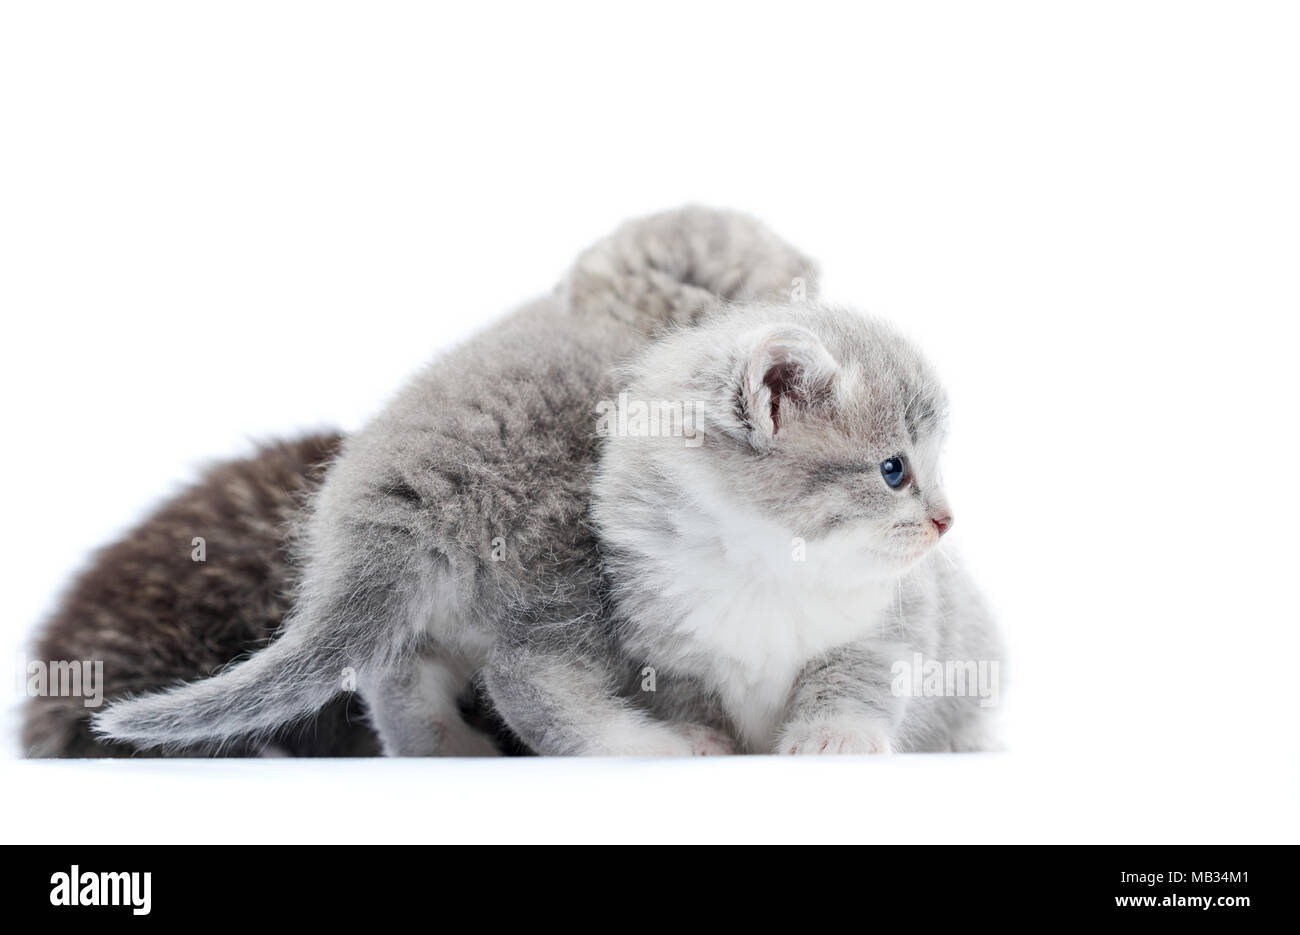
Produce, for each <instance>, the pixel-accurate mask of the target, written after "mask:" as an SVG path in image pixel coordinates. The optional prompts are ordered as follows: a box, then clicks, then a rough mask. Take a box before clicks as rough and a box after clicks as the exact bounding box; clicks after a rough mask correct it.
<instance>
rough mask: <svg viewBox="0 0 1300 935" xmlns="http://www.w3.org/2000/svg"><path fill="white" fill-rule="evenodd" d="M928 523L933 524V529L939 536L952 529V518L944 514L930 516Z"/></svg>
mask: <svg viewBox="0 0 1300 935" xmlns="http://www.w3.org/2000/svg"><path fill="white" fill-rule="evenodd" d="M930 522H932V523H934V528H935V529H936V530H938V532H939V535H941V536H942V535H943V534H944V533H945V532H947V531H948V530H949V529H950V528H951V527H952V517H951V516H949V515H948V514H946V513H945V514H944V515H942V516H931V517H930Z"/></svg>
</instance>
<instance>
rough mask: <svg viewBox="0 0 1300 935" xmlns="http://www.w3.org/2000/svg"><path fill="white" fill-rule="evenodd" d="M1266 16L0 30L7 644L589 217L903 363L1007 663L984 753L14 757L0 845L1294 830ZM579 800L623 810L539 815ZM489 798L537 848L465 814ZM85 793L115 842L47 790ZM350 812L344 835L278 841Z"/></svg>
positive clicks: (761, 8)
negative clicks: (743, 226)
mask: <svg viewBox="0 0 1300 935" xmlns="http://www.w3.org/2000/svg"><path fill="white" fill-rule="evenodd" d="M448 6H450V5H448ZM458 6H462V7H463V6H464V5H458ZM1298 27H1300V21H1298V18H1297V13H1296V12H1295V11H1294V7H1290V8H1288V6H1287V5H1284V4H1277V5H1272V4H1229V3H1223V4H1206V3H1178V4H1151V3H1115V4H1112V3H1089V4H1068V5H1067V4H1041V3H995V4H961V3H954V4H946V3H940V4H936V3H925V4H908V5H905V6H903V5H896V4H889V5H884V4H882V5H870V6H868V5H863V4H854V5H849V4H844V5H823V4H815V3H812V4H810V3H806V2H799V3H797V4H796V3H787V4H775V5H763V4H753V3H743V4H701V3H698V2H692V3H655V4H645V5H639V6H627V5H613V4H568V3H566V4H554V3H548V4H544V5H543V4H531V5H523V4H519V5H516V4H509V5H504V6H497V7H494V8H483V9H481V10H480V9H475V10H468V9H463V8H461V9H455V10H453V9H441V8H437V7H435V5H432V4H410V5H408V4H377V3H365V4H361V3H357V4H351V5H349V4H334V3H304V4H290V3H267V2H256V3H239V2H231V0H225V2H221V3H211V4H204V5H191V4H177V3H156V4H155V3H116V4H95V3H87V4H57V5H55V4H47V3H14V4H7V5H6V6H5V7H4V8H3V13H0V134H2V135H3V136H2V137H0V314H2V315H3V320H4V331H3V333H4V339H3V345H2V349H0V354H2V355H3V357H2V358H0V389H2V392H3V399H4V405H5V423H6V424H5V428H6V432H5V436H6V437H5V449H4V457H3V459H0V471H2V472H3V477H2V478H0V484H2V486H0V489H2V490H3V491H4V494H5V497H4V500H5V503H4V507H5V509H4V516H5V522H4V527H3V528H4V535H3V536H2V537H0V568H3V571H4V576H5V578H4V582H5V587H4V596H5V602H4V612H3V615H0V638H2V639H3V643H4V645H5V646H7V647H12V650H13V652H14V653H15V654H17V653H18V652H19V651H20V649H21V648H22V645H23V641H24V640H25V639H26V638H27V637H28V636H29V634H30V633H31V630H32V628H33V627H34V626H35V625H36V624H37V622H38V621H39V620H40V618H41V617H42V615H43V614H45V613H46V612H48V611H49V610H50V609H51V607H52V605H53V601H54V599H55V596H56V594H57V592H58V589H59V588H60V587H61V586H62V585H63V584H64V583H65V582H66V581H67V580H68V577H69V575H70V573H71V572H72V571H73V570H74V569H76V568H77V567H78V566H79V565H80V563H81V562H82V561H83V560H84V559H85V557H86V555H87V553H88V551H89V550H90V549H92V548H93V547H95V546H96V545H98V544H101V543H103V542H105V541H106V540H108V539H110V538H111V537H112V536H114V535H116V534H119V533H121V532H122V531H123V530H125V529H126V528H127V527H128V526H129V525H130V524H131V523H132V522H134V521H135V520H137V519H138V518H139V517H140V516H141V515H142V513H143V511H145V510H146V509H147V508H148V507H149V506H150V505H151V504H154V503H156V502H158V500H159V499H160V498H161V497H162V496H164V495H165V494H167V493H168V492H169V491H172V490H174V489H175V488H176V487H177V485H178V484H180V483H181V482H183V481H184V480H186V479H188V478H190V477H192V476H193V474H194V470H195V468H196V467H197V466H199V465H201V464H202V463H203V462H205V461H207V460H209V459H211V458H214V457H217V456H224V455H232V454H238V453H243V452H246V451H247V450H248V448H249V440H250V439H261V438H266V437H269V436H272V435H276V434H291V433H293V432H295V431H298V430H301V429H303V428H307V427H316V426H322V425H336V426H340V427H343V428H345V429H352V428H355V427H357V426H358V425H360V424H361V423H362V422H363V421H364V420H365V419H366V418H367V417H368V416H369V415H371V414H373V413H374V412H375V411H376V410H377V409H378V408H379V407H380V406H381V405H382V404H383V402H384V400H385V399H386V397H387V396H388V395H389V394H391V393H392V392H393V391H394V390H395V389H396V388H397V387H398V386H399V385H401V383H402V381H403V380H404V378H405V377H406V375H407V374H408V373H409V372H410V371H411V370H412V369H413V368H415V367H416V366H417V365H418V364H419V363H420V362H422V361H424V360H425V359H427V358H428V357H430V356H431V355H432V354H434V353H436V352H437V351H438V350H439V349H442V348H445V347H447V346H449V345H450V344H452V343H453V342H455V341H456V340H457V339H458V338H459V337H462V336H464V335H465V334H467V333H469V332H471V331H472V330H474V329H476V328H479V327H481V326H482V325H483V324H484V323H486V322H488V321H490V320H491V319H492V318H493V317H495V316H497V315H499V314H501V313H502V312H504V311H505V310H507V309H508V308H510V307H511V306H513V305H515V304H517V303H520V302H522V301H523V300H526V299H528V298H530V297H531V296H533V295H535V294H537V293H540V292H542V291H544V290H546V289H549V288H550V287H551V286H552V285H553V284H554V283H555V282H556V281H557V279H558V278H559V276H560V275H561V274H562V273H563V271H564V270H565V268H566V267H567V265H568V264H569V262H570V261H571V260H572V258H573V257H574V255H575V254H576V252H577V251H578V250H580V249H581V248H582V247H584V246H585V245H586V244H588V243H590V242H591V241H593V240H594V239H596V238H598V237H601V236H603V235H604V234H606V233H607V232H609V231H610V230H611V229H612V228H613V227H614V226H616V225H617V224H618V223H619V222H621V221H622V220H624V219H625V218H627V217H630V216H634V215H637V214H641V213H645V212H648V211H654V210H659V209H662V208H666V207H672V206H675V205H678V204H681V203H683V202H687V201H699V202H703V203H707V204H713V205H721V206H730V207H736V208H741V209H744V210H747V211H749V212H752V213H754V214H757V215H758V216H760V217H761V218H763V219H764V220H765V221H767V222H768V223H769V224H770V225H771V226H772V227H773V228H774V229H775V230H777V231H778V232H779V233H781V234H782V235H784V236H785V237H787V238H788V239H790V240H791V241H793V242H794V243H796V244H797V245H799V246H800V247H801V248H802V249H804V250H805V251H806V252H808V253H809V254H811V255H812V256H814V257H816V258H817V259H818V260H819V261H820V263H821V265H822V267H823V270H824V272H825V277H824V286H825V292H826V293H827V294H829V295H830V297H832V298H834V299H837V300H841V301H845V302H849V303H852V304H855V305H857V306H859V307H861V308H863V309H865V310H868V311H871V312H874V313H878V314H881V315H884V316H887V317H888V318H890V319H892V320H893V321H895V322H897V323H898V324H900V325H901V326H902V327H903V328H904V329H905V330H906V331H907V332H909V333H910V334H911V335H913V336H914V337H915V338H916V339H917V340H918V341H919V342H920V343H921V344H922V345H923V346H924V347H925V348H926V349H927V350H928V352H929V353H930V355H931V356H932V357H933V358H934V360H935V361H936V363H937V364H938V366H939V368H940V371H941V372H942V373H943V374H944V376H945V378H946V380H947V383H948V386H949V391H950V393H951V395H952V397H953V401H954V411H953V420H954V432H953V435H952V438H951V443H950V447H949V455H948V459H947V462H946V468H945V473H946V476H947V479H948V483H949V488H950V490H949V493H950V496H951V499H952V501H953V504H954V507H955V511H956V515H957V518H958V523H957V526H956V528H955V530H954V532H953V533H952V537H953V542H954V544H955V547H956V548H957V549H959V550H960V551H961V552H962V553H963V554H964V555H965V557H966V559H967V561H968V562H969V563H970V564H971V565H972V566H973V568H974V570H975V572H976V574H977V576H978V578H979V580H980V581H981V583H982V585H983V587H984V589H985V590H986V592H987V593H988V595H989V597H990V600H991V603H992V604H993V606H994V607H995V608H996V609H997V611H998V612H999V615H1000V617H1001V619H1002V620H1003V622H1004V626H1005V630H1006V632H1007V635H1008V640H1009V643H1010V646H1011V650H1012V654H1013V655H1012V665H1011V668H1010V669H1009V672H1008V675H1009V676H1010V679H1009V681H1010V684H1008V685H1007V686H1005V691H1004V701H1005V709H1006V718H1007V737H1008V742H1009V746H1010V748H1011V752H1010V753H1009V754H1007V755H1005V756H1001V757H992V758H978V757H971V758H966V759H964V760H960V761H959V760H954V758H951V757H931V758H921V759H916V758H906V759H903V760H900V761H897V762H894V763H888V764H884V763H880V762H878V761H862V760H859V761H847V760H845V761H839V762H837V763H827V764H820V765H817V766H792V765H787V764H778V763H774V762H773V761H771V760H770V759H766V758H752V759H746V760H744V761H738V762H736V763H727V764H725V765H724V764H704V763H701V762H690V763H673V764H646V763H636V762H626V763H618V762H611V763H603V764H583V763H568V764H539V763H532V764H518V763H510V764H506V763H474V764H470V763H460V764H448V763H438V762H432V761H431V762H422V763H416V764H402V765H400V766H399V765H398V764H395V763H378V762H377V763H369V764H348V765H347V766H340V765H337V764H335V765H331V764H326V763H318V764H303V763H294V764H282V763H268V762H256V763H244V764H212V763H196V764H182V765H176V764H143V763H115V764H89V763H83V764H42V763H14V762H10V763H7V764H4V766H3V770H4V771H3V774H2V775H3V781H4V783H5V784H6V786H7V787H9V789H7V794H6V795H5V796H4V797H3V800H4V802H5V804H4V805H3V806H0V807H2V808H3V809H4V816H3V817H4V823H3V824H4V827H5V829H6V831H5V836H6V838H11V837H12V839H15V840H47V839H58V840H90V839H93V840H112V841H120V840H128V839H141V840H159V839H173V838H180V839H185V840H252V839H275V840H293V839H297V838H307V837H311V838H313V839H317V840H358V839H365V840H383V839H386V838H396V837H402V838H405V839H412V838H414V839H421V840H437V839H473V838H475V837H481V838H485V839H500V838H521V837H529V836H538V837H541V838H543V839H559V838H566V837H568V838H574V839H586V840H591V839H598V838H601V837H610V836H614V837H617V836H618V833H619V832H620V831H621V829H623V828H625V827H627V828H630V829H631V830H630V831H629V836H630V838H631V839H636V838H637V832H638V830H640V831H642V832H644V833H645V834H647V835H649V836H650V837H660V838H662V839H673V838H674V837H684V836H689V837H692V838H694V839H700V838H705V839H707V838H709V837H710V836H712V837H714V838H718V839H761V840H773V839H778V838H797V839H811V838H820V837H830V836H834V837H839V838H841V839H843V838H845V837H848V838H852V839H857V840H867V839H875V840H992V839H997V840H1028V839H1035V840H1044V839H1046V840H1085V839H1088V840H1173V839H1179V840H1191V841H1197V840H1242V841H1246V840H1261V839H1274V840H1291V841H1294V840H1296V839H1297V838H1298V837H1300V833H1298V832H1300V810H1298V809H1297V803H1296V792H1297V789H1300V784H1298V783H1297V780H1298V779H1300V769H1298V767H1297V759H1296V755H1295V752H1294V749H1295V740H1296V729H1295V723H1296V722H1295V712H1296V703H1295V689H1294V686H1295V684H1296V675H1295V669H1296V665H1297V660H1298V658H1300V655H1298V653H1297V650H1298V649H1300V647H1298V646H1297V642H1298V640H1297V624H1298V623H1300V621H1298V620H1297V612H1296V609H1295V608H1296V603H1295V601H1294V599H1293V596H1292V595H1293V591H1294V584H1293V580H1294V575H1295V571H1294V567H1295V546H1294V529H1295V528H1296V519H1297V515H1296V514H1297V510H1296V504H1295V497H1294V493H1293V490H1294V482H1293V480H1292V477H1291V475H1292V472H1293V470H1294V468H1295V464H1296V460H1295V455H1296V449H1297V444H1296V440H1295V420H1294V417H1293V415H1292V412H1293V407H1294V403H1295V399H1296V392H1295V390H1296V380H1295V375H1294V374H1295V369H1296V368H1295V362H1294V359H1293V358H1294V353H1295V349H1296V337H1297V326H1296V320H1297V315H1298V314H1300V276H1298V275H1297V258H1298V257H1300V182H1298V178H1300V173H1298V172H1297V166H1300V121H1297V113H1298V110H1297V104H1298V103H1300V102H1298V100H1297V98H1298V97H1300V94H1298V93H1297V91H1298V89H1300V64H1298V57H1297V54H1296V49H1297V48H1298V47H1300V28H1298ZM187 547H188V546H187ZM6 681H7V682H13V679H7V680H6ZM14 691H15V689H10V690H9V694H8V695H6V701H7V702H9V701H13V702H14V703H16V699H15V698H13V693H14ZM7 707H9V708H10V709H12V707H13V704H8V705H7ZM13 723H14V722H13V712H12V710H9V711H7V712H6V720H5V722H4V725H3V726H4V728H5V737H4V742H5V749H6V751H7V753H8V754H9V755H10V756H13V755H16V752H17V745H16V743H15V742H14V727H13ZM502 770H506V771H507V772H502ZM611 771H612V776H611ZM611 779H612V780H613V781H615V782H618V783H621V784H623V787H624V788H627V789H628V790H629V797H628V798H627V799H625V800H622V801H621V802H618V801H613V804H610V801H612V800H609V801H607V800H605V799H598V798H589V797H584V796H583V795H582V794H580V793H581V792H582V790H585V789H595V788H601V789H608V784H609V782H610V781H611ZM516 784H528V785H530V786H531V787H533V788H537V789H541V790H551V791H552V792H555V793H556V795H557V796H558V797H559V799H560V800H562V801H563V802H564V803H567V809H568V810H567V811H565V812H564V815H565V820H564V821H563V822H557V821H556V820H555V817H554V815H550V816H549V817H545V816H541V815H533V816H531V817H530V815H529V813H527V812H526V811H520V810H518V809H515V810H514V811H513V812H509V813H498V814H497V815H496V817H494V813H493V809H492V805H491V796H492V795H493V794H495V793H496V792H498V791H502V790H504V792H503V794H508V790H509V789H510V788H511V787H513V786H514V785H516ZM431 788H436V789H437V795H436V796H430V795H428V794H427V791H428V790H429V789H431ZM703 788H709V789H713V790H714V791H718V790H721V792H720V794H722V795H723V797H724V798H725V799H726V800H727V802H728V806H727V808H725V809H717V808H714V807H712V805H711V803H710V802H708V801H705V802H702V801H701V800H700V799H699V793H698V790H699V789H703ZM289 789H292V796H286V790H289ZM223 790H224V794H226V795H228V796H234V797H236V798H238V799H246V800H248V801H253V800H256V801H257V802H259V803H263V804H265V803H274V802H284V803H285V804H284V805H283V806H282V807H273V808H261V806H259V808H261V810H260V811H257V812H254V813H251V814H252V815H253V816H254V817H255V818H256V819H257V820H250V821H248V822H242V823H241V822H234V821H231V822H218V823H216V825H215V826H214V825H212V824H210V823H209V822H208V821H205V820H202V819H201V818H200V817H199V816H200V815H210V814H212V810H211V809H210V808H207V807H206V806H204V807H202V808H196V807H195V803H197V802H201V801H203V800H204V799H205V798H207V797H213V796H220V795H222V794H223ZM394 790H397V791H394ZM574 790H577V792H575V791H574ZM692 790H696V791H692ZM97 791H101V792H103V794H104V795H106V796H111V798H112V799H113V801H114V802H116V803H118V805H117V806H115V807H117V808H119V812H117V813H129V814H131V815H133V816H135V817H133V818H132V820H131V821H119V822H116V823H114V822H112V821H109V820H108V819H104V820H103V821H102V822H100V823H95V822H93V821H92V822H89V823H87V822H86V814H81V815H79V816H77V815H70V816H68V817H66V818H57V817H56V818H50V815H49V812H50V810H49V809H48V808H47V807H45V806H46V805H47V804H48V802H49V801H51V800H52V799H53V798H55V797H60V796H70V795H77V796H80V798H81V802H82V803H83V805H85V804H86V803H87V802H93V799H94V796H95V794H96V792H97ZM367 792H371V793H373V794H374V796H375V797H376V798H378V799H381V800H383V801H384V802H386V803H387V804H386V805H384V806H383V809H385V810H386V811H383V815H385V816H387V818H388V819H390V820H376V821H362V820H360V819H359V818H358V817H357V816H351V817H349V816H347V815H338V816H336V817H335V818H331V821H330V822H329V823H328V825H327V826H326V827H324V829H322V827H321V826H320V824H319V821H318V820H317V816H318V811H319V806H321V805H322V804H324V803H337V802H339V801H341V800H342V801H356V800H357V797H358V796H364V795H365V794H366V793H367ZM345 794H346V798H343V799H341V798H340V797H341V796H344V795H345ZM87 796H89V798H87ZM646 796H652V797H654V805H653V808H651V806H649V805H647V804H646V802H645V801H643V799H644V798H645V797H646ZM461 797H468V798H470V799H472V801H473V803H474V806H476V807H465V808H453V809H450V810H446V809H441V808H438V807H437V806H438V805H439V804H441V803H439V802H438V801H437V800H438V799H448V798H453V799H454V798H461ZM638 797H640V798H638ZM431 799H432V801H431ZM24 802H26V803H32V802H34V803H35V804H36V805H37V806H38V807H29V806H27V805H22V804H21V803H24ZM886 802H887V803H888V808H885V807H884V806H883V803H886ZM123 803H126V804H125V807H123ZM150 803H152V804H150ZM596 803H605V805H608V809H606V808H605V807H604V806H603V805H598V804H596ZM407 806H409V807H410V808H409V811H411V812H413V813H414V814H415V817H413V818H411V819H409V820H404V819H403V818H402V817H401V815H400V814H399V810H403V809H407ZM187 807H188V808H192V809H194V812H195V817H194V819H193V820H187V819H186V818H185V809H186V808H187ZM620 809H622V811H621V812H620ZM647 809H650V810H649V811H647ZM93 811H94V810H93V807H91V813H92V814H93ZM331 814H334V813H331ZM502 814H505V818H502V817H501V815H502ZM886 814H887V815H888V816H889V817H885V816H886ZM647 815H652V816H655V818H654V822H652V824H653V827H654V829H655V830H654V831H653V832H645V831H644V829H645V827H646V821H649V819H645V816H647ZM611 816H612V819H613V820H611ZM638 816H641V817H640V818H638ZM801 816H802V817H801ZM828 816H830V817H828ZM642 819H645V821H643V820H642ZM61 821H62V822H65V823H66V824H62V825H61V824H59V822H61Z"/></svg>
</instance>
